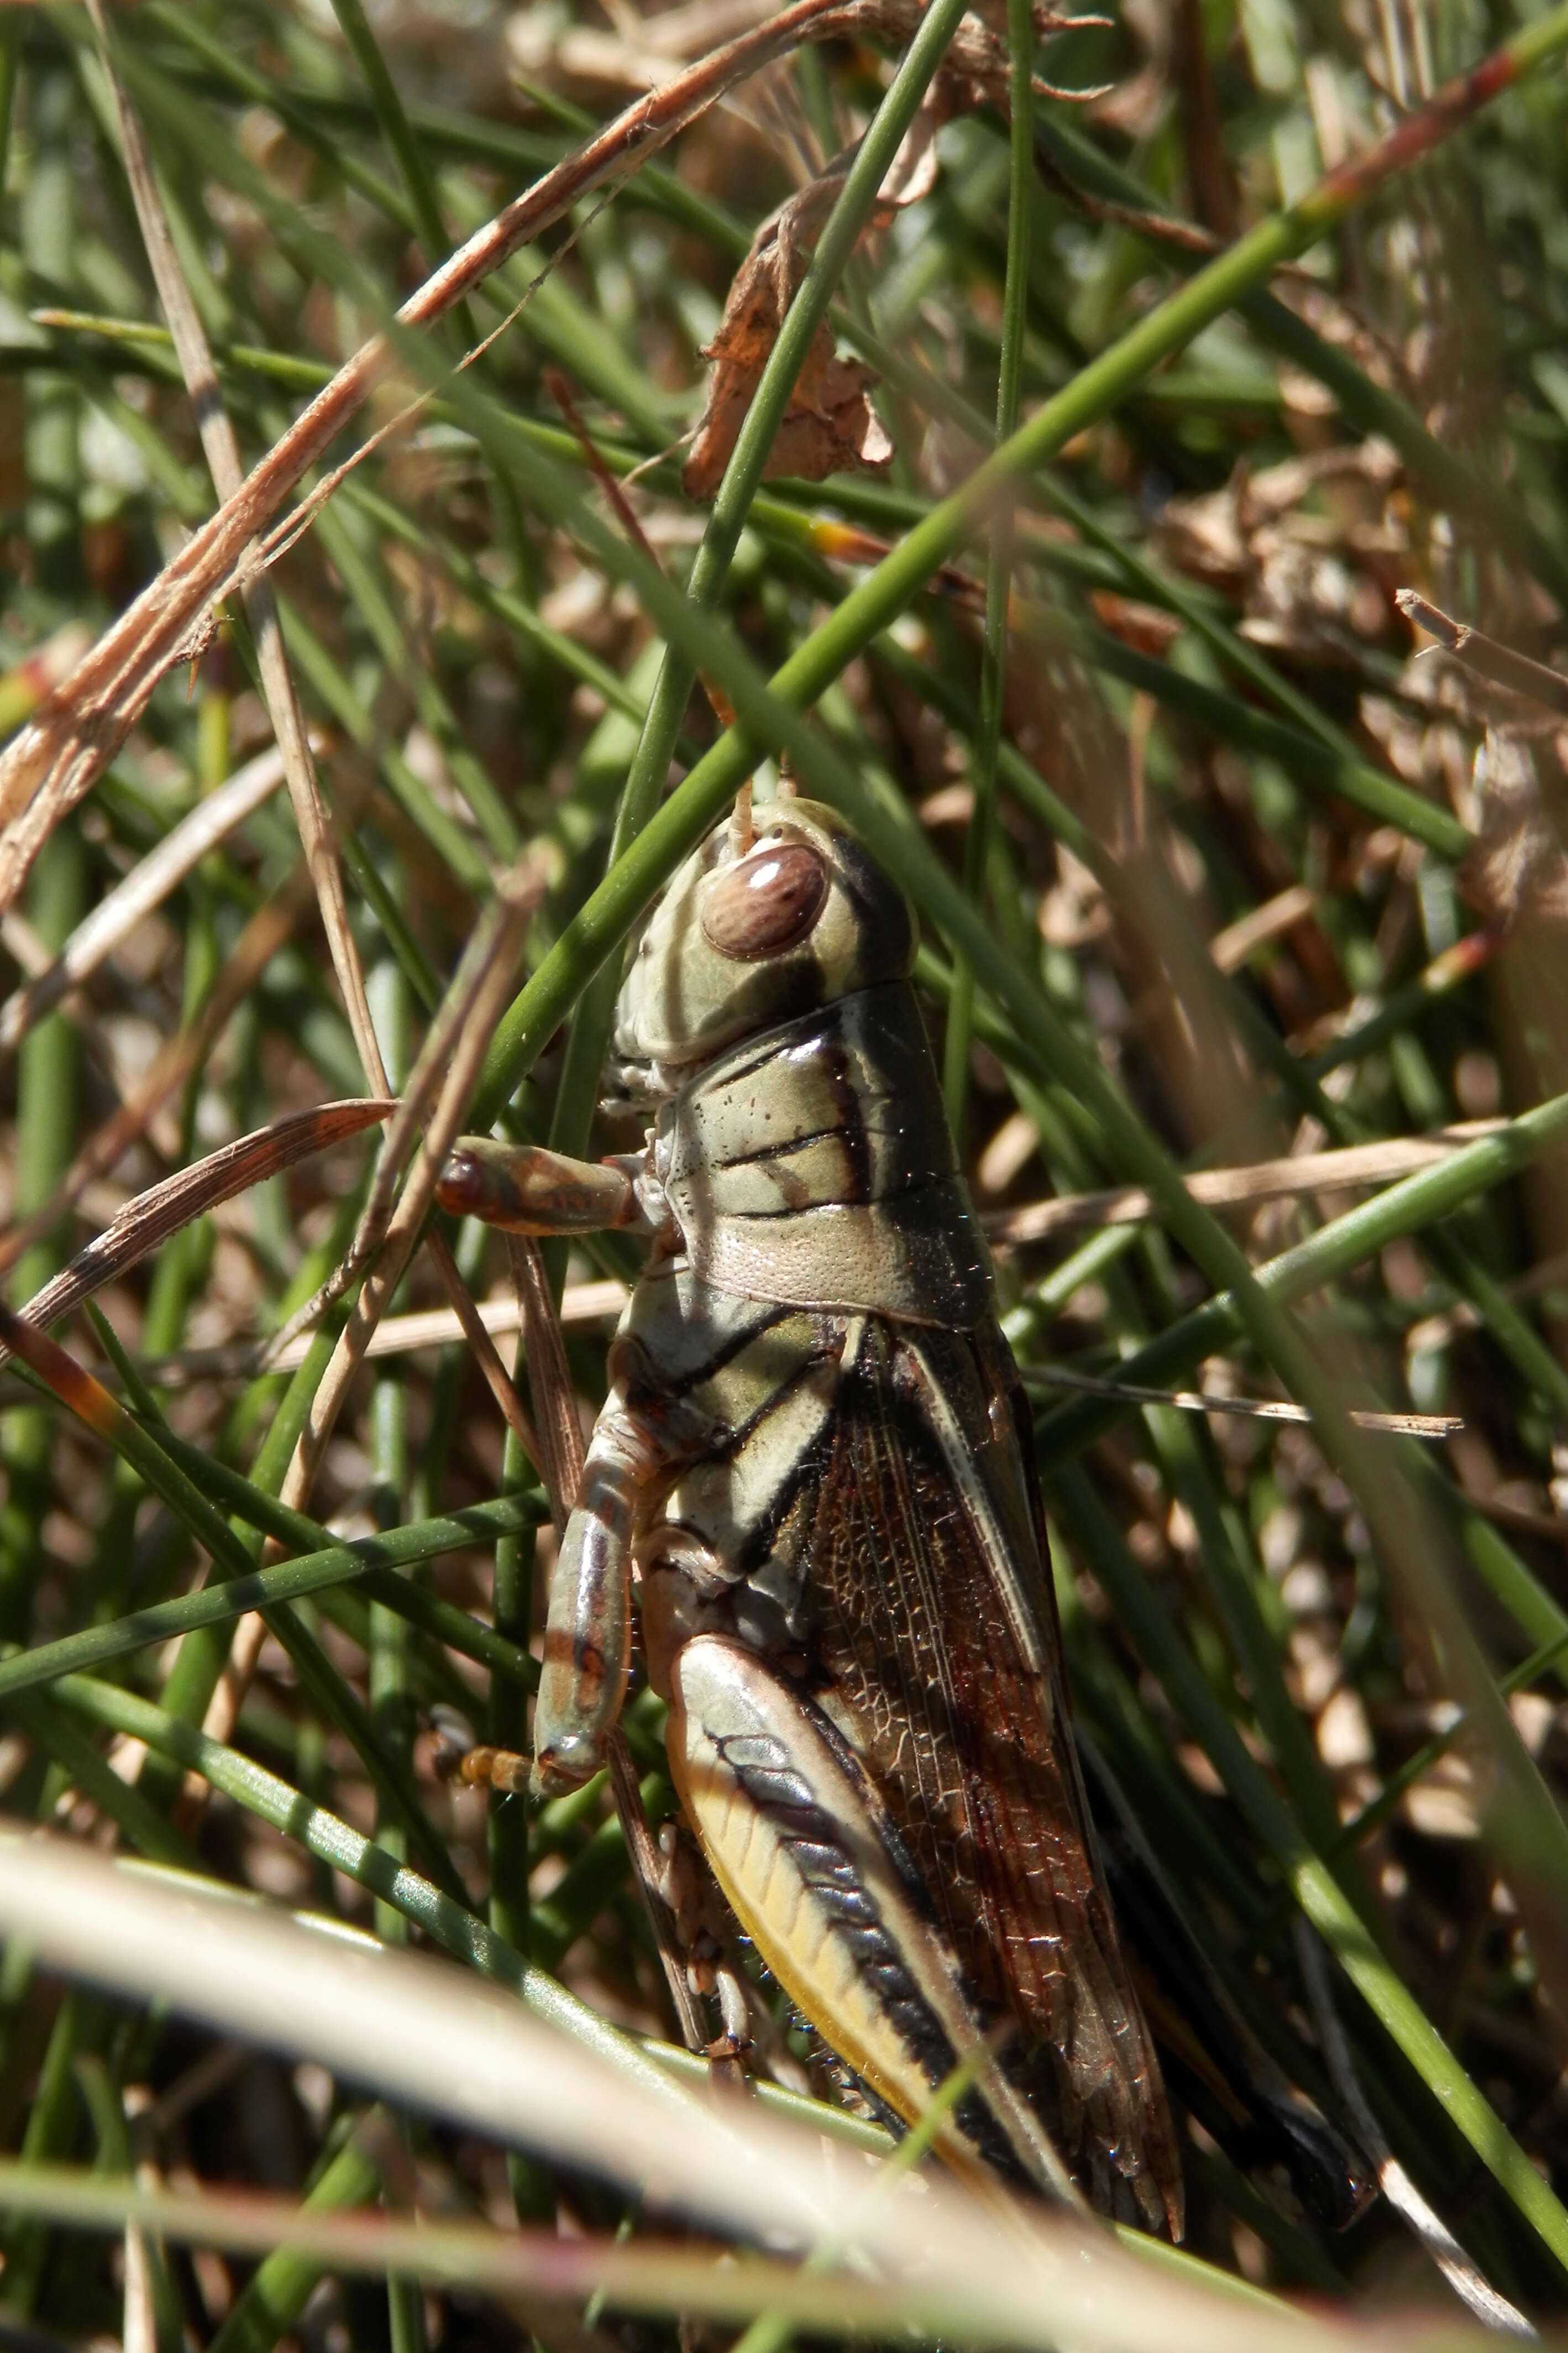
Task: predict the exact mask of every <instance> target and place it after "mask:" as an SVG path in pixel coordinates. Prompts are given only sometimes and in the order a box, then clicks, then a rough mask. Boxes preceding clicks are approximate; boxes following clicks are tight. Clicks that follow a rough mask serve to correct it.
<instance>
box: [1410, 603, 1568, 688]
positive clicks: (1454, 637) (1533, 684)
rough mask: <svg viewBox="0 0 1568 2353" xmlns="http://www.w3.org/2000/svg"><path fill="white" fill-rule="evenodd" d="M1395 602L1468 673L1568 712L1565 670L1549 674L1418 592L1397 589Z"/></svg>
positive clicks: (1544, 666) (1522, 655)
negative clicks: (1457, 619) (1455, 617)
mask: <svg viewBox="0 0 1568 2353" xmlns="http://www.w3.org/2000/svg"><path fill="white" fill-rule="evenodd" d="M1394 603H1395V604H1396V605H1397V606H1398V607H1399V609H1400V611H1401V612H1402V613H1403V614H1404V616H1405V619H1406V620H1407V621H1414V622H1415V626H1416V628H1418V629H1425V630H1426V634H1427V636H1428V637H1429V638H1436V640H1437V643H1438V644H1439V645H1440V646H1441V647H1442V649H1443V650H1444V652H1445V653H1447V654H1451V655H1452V656H1453V658H1454V659H1455V660H1456V661H1458V662H1463V664H1464V666H1465V668H1466V669H1467V670H1474V671H1475V672H1476V674H1477V676H1478V677H1479V678H1486V679H1489V680H1490V681H1491V682H1492V684H1493V685H1494V686H1506V687H1507V688H1508V689H1509V690H1510V692H1511V693H1514V694H1521V695H1523V696H1524V697H1525V698H1526V700H1527V701H1529V702H1539V703H1541V704H1542V705H1543V706H1544V708H1545V709H1546V710H1548V711H1561V712H1568V678H1565V677H1564V676H1563V672H1562V671H1561V670H1548V669H1547V667H1546V664H1545V663H1544V662H1538V661H1531V659H1530V657H1529V656H1528V654H1518V653H1515V651H1514V649H1513V648H1512V647H1511V646H1505V645H1501V644H1500V643H1499V641H1498V639H1497V638H1489V637H1488V636H1487V635H1486V633H1485V631H1484V630H1481V629H1477V628H1471V626H1470V624H1469V622H1468V621H1456V620H1455V619H1454V618H1453V617H1452V616H1451V615H1450V614H1447V613H1445V612H1444V611H1443V609H1442V607H1441V606H1439V605H1434V604H1433V603H1432V602H1431V601H1430V599H1429V598H1427V597H1426V596H1419V595H1417V593H1416V591H1415V589H1414V588H1396V589H1395V590H1394Z"/></svg>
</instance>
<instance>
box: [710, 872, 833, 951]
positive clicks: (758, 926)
mask: <svg viewBox="0 0 1568 2353" xmlns="http://www.w3.org/2000/svg"><path fill="white" fill-rule="evenodd" d="M826 896H827V869H826V866H825V865H824V864H823V862H822V860H821V859H820V858H819V857H818V856H817V854H816V850H815V849H812V848H811V846H810V844H809V843H808V842H805V841H773V842H762V843H759V845H758V847H757V848H756V849H753V850H752V852H751V854H750V856H749V857H746V858H742V860H740V862H739V864H737V865H734V866H729V867H726V868H725V869H724V871H722V872H721V873H720V874H716V875H714V877H713V879H712V880H711V881H710V883H709V884H708V886H707V888H706V890H705V891H704V892H703V893H702V930H703V933H704V935H705V936H706V938H707V940H708V942H709V944H710V946H713V947H716V948H717V949H718V951H719V953H720V955H724V956H732V957H733V958H734V959H735V961H736V962H737V963H741V964H751V963H754V962H755V961H756V960H757V959H758V958H759V957H760V956H770V955H783V954H784V950H785V949H786V948H793V947H798V945H799V944H800V943H801V941H802V940H804V939H805V935H806V934H807V933H808V932H809V931H810V929H811V927H812V925H813V924H814V923H816V919H817V917H818V915H820V914H821V913H822V906H823V902H824V900H825V899H826Z"/></svg>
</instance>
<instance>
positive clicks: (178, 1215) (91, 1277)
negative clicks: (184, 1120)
mask: <svg viewBox="0 0 1568 2353" xmlns="http://www.w3.org/2000/svg"><path fill="white" fill-rule="evenodd" d="M393 1108H394V1104H393V1103H392V1102H391V1101H390V1100H389V1099H382V1098H379V1097H375V1096H366V1097H363V1098H356V1099H354V1100H353V1101H350V1102H345V1103H318V1104H317V1105H316V1106H315V1108H314V1109H313V1110H310V1111H301V1112H295V1113H292V1115H291V1116H290V1117H289V1118H287V1119H278V1120H274V1121H273V1122H272V1124H271V1125H270V1126H269V1127H261V1128H258V1129H257V1130H256V1131H255V1133H254V1134H250V1135H242V1136H239V1137H238V1138H237V1140H236V1141H235V1142H234V1143H233V1144H226V1145H224V1146H223V1147H222V1149H221V1151H217V1152H211V1153H209V1154H208V1155H207V1156H206V1158H205V1160H198V1161H195V1163H193V1165H192V1166H190V1167H189V1168H181V1169H177V1170H176V1171H175V1173H174V1176H165V1177H164V1179H163V1183H162V1184H160V1185H154V1186H153V1187H150V1188H149V1190H148V1191H147V1192H145V1193H138V1194H137V1196H136V1198H134V1200H131V1201H127V1202H126V1204H125V1207H124V1208H122V1209H121V1212H120V1214H119V1216H118V1217H117V1218H116V1219H115V1220H114V1222H113V1224H112V1225H110V1226H108V1227H106V1228H105V1229H104V1231H103V1232H102V1233H101V1234H100V1235H99V1236H98V1238H97V1240H94V1241H90V1242H89V1244H88V1246H87V1248H86V1249H85V1250H79V1251H78V1252H77V1254H76V1256H75V1258H73V1259H72V1260H71V1261H70V1263H69V1265H68V1266H65V1267H62V1268H61V1270H60V1271H59V1273H58V1274H57V1275H56V1276H55V1277H54V1278H53V1280H52V1281H51V1282H47V1283H45V1285H44V1287H43V1289H42V1290H41V1291H39V1292H36V1293H34V1295H33V1297H32V1298H31V1299H30V1300H29V1301H28V1302H27V1304H26V1307H25V1308H24V1310H23V1313H24V1314H25V1315H26V1318H27V1321H28V1322H29V1323H30V1324H38V1325H40V1326H41V1327H47V1325H48V1324H56V1323H58V1321H59V1319H60V1317H61V1316H62V1315H68V1314H70V1313H71V1311H72V1309H73V1308H76V1307H79V1306H80V1305H81V1303H82V1301H83V1300H84V1299H90V1298H91V1297H92V1295H93V1293H95V1292H98V1291H101V1290H102V1289H103V1287H104V1285H105V1284H106V1283H110V1282H118V1281H119V1279H120V1278H121V1275H124V1274H127V1273H129V1272H130V1271H131V1269H132V1267H133V1266H136V1265H139V1264H140V1262H141V1261H142V1259H144V1258H145V1257H146V1256H147V1254H148V1252H149V1251H150V1250H156V1249H157V1248H158V1246H159V1244H160V1243H161V1242H165V1241H167V1240H168V1239H169V1237H170V1235H171V1234H176V1233H178V1232H179V1231H180V1229H181V1228H182V1227H184V1226H188V1225H189V1224H190V1223H191V1222H192V1220H193V1219H195V1218H199V1217H202V1216H204V1215H205V1212H206V1211H207V1210H208V1209H212V1208H216V1206H217V1204H218V1203H219V1202H220V1201H231V1200H232V1199H233V1198H234V1197H235V1195H236V1194H237V1193H245V1192H248V1191H249V1189H250V1187H252V1186H253V1185H259V1184H260V1183H261V1182H262V1180H263V1178H265V1177H268V1176H279V1175H280V1174H281V1172H282V1171H283V1170H284V1169H285V1168H292V1167H293V1166H294V1165H295V1163H296V1162H297V1161H300V1160H304V1159H307V1158H309V1157H310V1155H311V1154H312V1153H317V1152H327V1151H330V1150H331V1146H332V1145H334V1144H341V1143H342V1142H343V1141H344V1139H345V1138H346V1137H348V1136H351V1135H358V1134H361V1133H362V1132H363V1129H365V1128H367V1127H370V1126H373V1125H374V1123H375V1122H376V1121H377V1120H379V1119H384V1118H385V1117H386V1115H387V1113H389V1112H390V1111H392V1110H393ZM4 1358H5V1351H4V1350H3V1349H0V1362H4Z"/></svg>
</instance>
